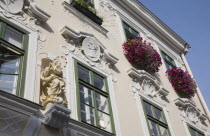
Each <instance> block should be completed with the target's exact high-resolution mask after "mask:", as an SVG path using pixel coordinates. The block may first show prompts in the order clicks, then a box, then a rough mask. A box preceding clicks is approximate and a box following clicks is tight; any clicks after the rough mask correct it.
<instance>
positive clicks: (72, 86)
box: [67, 53, 122, 136]
mask: <svg viewBox="0 0 210 136" xmlns="http://www.w3.org/2000/svg"><path fill="white" fill-rule="evenodd" d="M75 60H76V61H78V62H81V63H83V64H85V65H86V66H88V67H91V65H90V64H88V63H87V62H86V61H85V60H83V59H81V58H79V57H77V56H75V55H73V54H71V53H69V57H68V63H69V64H68V65H67V67H68V68H67V69H68V71H69V72H68V71H67V75H68V74H69V75H71V76H70V77H67V81H68V82H67V84H68V85H67V86H68V88H69V91H70V92H69V94H70V97H68V98H70V100H69V102H68V104H69V107H68V108H70V109H71V111H72V113H71V118H73V119H75V120H78V113H77V112H78V111H77V97H76V94H77V93H76V91H77V90H76V81H75V66H74V61H75ZM92 68H93V69H94V70H96V71H97V72H99V73H101V74H103V75H105V76H106V77H107V82H108V87H109V88H108V89H109V95H110V101H111V108H112V114H113V120H114V127H115V131H116V135H117V136H122V134H121V128H120V122H119V116H118V112H117V104H116V99H115V93H114V92H115V90H114V85H113V82H112V80H113V79H112V78H113V77H112V75H111V74H107V73H106V72H104V71H102V70H100V69H98V68H96V67H92ZM68 78H69V79H68ZM70 101H71V102H70Z"/></svg>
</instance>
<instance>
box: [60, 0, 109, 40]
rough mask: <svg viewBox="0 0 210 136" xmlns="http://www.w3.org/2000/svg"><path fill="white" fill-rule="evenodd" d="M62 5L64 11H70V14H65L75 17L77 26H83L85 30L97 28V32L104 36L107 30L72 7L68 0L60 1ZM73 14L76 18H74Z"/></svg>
mask: <svg viewBox="0 0 210 136" xmlns="http://www.w3.org/2000/svg"><path fill="white" fill-rule="evenodd" d="M62 5H63V7H64V11H65V12H67V13H71V14H67V15H68V16H70V17H72V19H76V20H77V22H78V23H77V24H76V25H77V26H78V27H81V26H82V28H84V29H85V30H89V29H90V28H91V27H92V28H94V29H95V30H97V31H98V32H100V33H101V34H102V35H103V36H106V34H107V33H108V31H107V30H106V29H105V28H103V27H102V26H100V25H98V24H96V23H95V22H93V21H92V20H91V19H89V18H88V17H86V16H85V15H84V14H82V13H81V12H78V10H77V9H75V8H74V7H72V6H71V5H70V4H69V1H68V2H67V1H64V2H63V3H62ZM75 16H76V17H77V18H75Z"/></svg>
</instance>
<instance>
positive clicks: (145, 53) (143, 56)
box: [123, 37, 162, 73]
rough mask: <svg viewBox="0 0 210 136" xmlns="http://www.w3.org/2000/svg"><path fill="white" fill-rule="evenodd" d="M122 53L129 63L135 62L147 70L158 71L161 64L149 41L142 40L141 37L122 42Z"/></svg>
mask: <svg viewBox="0 0 210 136" xmlns="http://www.w3.org/2000/svg"><path fill="white" fill-rule="evenodd" d="M123 49H124V54H125V56H126V58H127V59H128V61H129V62H130V63H134V64H137V66H139V67H140V68H143V69H144V70H146V71H148V72H152V73H155V72H158V71H159V67H160V66H161V65H162V62H161V57H160V55H159V53H158V52H157V51H156V50H155V49H154V48H153V47H152V46H151V43H147V42H146V40H144V41H143V39H142V37H138V38H134V39H132V40H129V41H127V42H126V43H124V44H123Z"/></svg>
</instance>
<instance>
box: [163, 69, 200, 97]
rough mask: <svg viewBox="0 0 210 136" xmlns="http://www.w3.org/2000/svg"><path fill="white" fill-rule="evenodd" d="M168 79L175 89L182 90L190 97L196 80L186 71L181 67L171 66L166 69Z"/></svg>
mask: <svg viewBox="0 0 210 136" xmlns="http://www.w3.org/2000/svg"><path fill="white" fill-rule="evenodd" d="M166 73H167V75H168V78H169V81H170V82H171V84H172V86H173V88H174V89H175V90H176V91H179V92H183V93H184V94H185V95H187V96H188V97H192V96H194V95H195V92H196V88H197V85H196V82H195V80H194V79H193V78H192V77H191V76H190V75H189V73H188V72H187V71H184V70H182V69H181V68H172V69H168V70H167V71H166Z"/></svg>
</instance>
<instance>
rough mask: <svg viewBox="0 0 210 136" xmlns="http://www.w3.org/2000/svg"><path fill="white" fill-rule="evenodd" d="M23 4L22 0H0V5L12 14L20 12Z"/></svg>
mask: <svg viewBox="0 0 210 136" xmlns="http://www.w3.org/2000/svg"><path fill="white" fill-rule="evenodd" d="M23 4H24V0H0V6H1V7H2V8H3V9H5V10H6V11H8V12H10V13H12V14H16V13H19V12H21V11H22V8H23Z"/></svg>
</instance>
